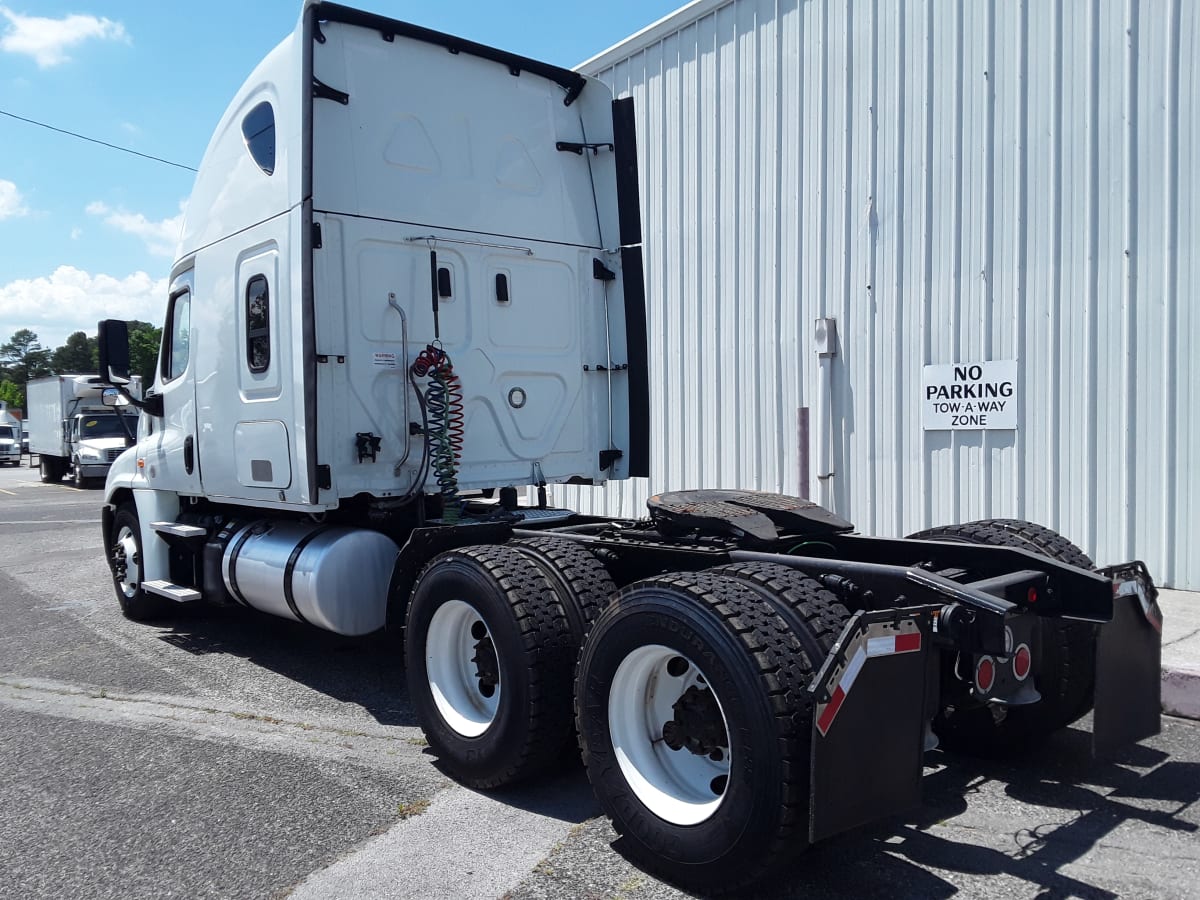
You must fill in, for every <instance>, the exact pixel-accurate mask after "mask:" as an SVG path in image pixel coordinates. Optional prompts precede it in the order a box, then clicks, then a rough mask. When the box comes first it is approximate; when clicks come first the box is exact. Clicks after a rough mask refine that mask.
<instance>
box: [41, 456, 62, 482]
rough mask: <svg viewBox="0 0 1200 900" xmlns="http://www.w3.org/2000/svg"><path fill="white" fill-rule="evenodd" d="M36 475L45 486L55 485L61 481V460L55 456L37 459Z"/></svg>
mask: <svg viewBox="0 0 1200 900" xmlns="http://www.w3.org/2000/svg"><path fill="white" fill-rule="evenodd" d="M38 474H39V475H40V476H41V479H42V481H43V482H45V483H46V484H57V483H58V482H60V481H62V477H63V468H62V460H61V459H59V458H58V457H57V456H40V457H38Z"/></svg>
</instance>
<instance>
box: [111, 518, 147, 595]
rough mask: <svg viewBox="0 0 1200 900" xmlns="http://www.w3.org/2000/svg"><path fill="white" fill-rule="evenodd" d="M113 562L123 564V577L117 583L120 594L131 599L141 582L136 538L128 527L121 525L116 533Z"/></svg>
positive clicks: (140, 567) (140, 565)
mask: <svg viewBox="0 0 1200 900" xmlns="http://www.w3.org/2000/svg"><path fill="white" fill-rule="evenodd" d="M113 557H114V561H115V562H117V563H118V564H119V563H121V562H124V564H125V577H124V578H120V580H119V581H118V582H117V584H118V586H119V587H120V588H121V593H122V594H124V595H125V596H126V597H132V596H133V595H134V594H136V593H137V589H138V585H139V584H141V582H142V561H141V559H139V558H138V552H137V538H136V537H135V536H134V534H133V530H132V529H131V528H130V527H129V526H128V525H122V526H121V530H120V531H118V532H117V544H116V549H115V550H114V551H113Z"/></svg>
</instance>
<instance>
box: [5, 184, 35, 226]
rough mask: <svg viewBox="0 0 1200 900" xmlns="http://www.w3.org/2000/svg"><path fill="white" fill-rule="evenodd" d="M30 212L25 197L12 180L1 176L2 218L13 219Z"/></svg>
mask: <svg viewBox="0 0 1200 900" xmlns="http://www.w3.org/2000/svg"><path fill="white" fill-rule="evenodd" d="M28 212H29V208H28V207H27V206H26V205H25V198H24V197H22V196H21V192H20V191H18V190H17V186H16V185H15V184H13V183H12V182H11V181H5V180H4V179H3V178H0V219H13V218H16V217H17V216H23V215H25V214H26V213H28Z"/></svg>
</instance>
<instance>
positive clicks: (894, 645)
mask: <svg viewBox="0 0 1200 900" xmlns="http://www.w3.org/2000/svg"><path fill="white" fill-rule="evenodd" d="M920 649H921V632H919V631H914V632H912V633H911V634H891V635H888V636H887V637H874V638H868V639H867V643H866V646H865V647H863V646H859V648H858V649H857V650H855V651H854V656H852V657H851V658H850V662H849V663H847V665H846V671H844V672H843V673H842V677H841V678H839V679H838V683H837V687H836V688H834V691H833V696H831V697H830V698H829V702H828V703H827V704H826V705H825V708H824V709H823V710H821V713H820V715H818V716H817V730H818V731H819V732H821V734H822V735H825V734H828V733H829V727H830V726H831V725H832V724H833V720H834V719H835V718H837V714H838V710H839V709H841V708H842V704H843V703H844V702H845V701H846V695H847V694H849V693H850V688H851V687H852V686H853V685H854V680H855V679H856V678H858V673H859V672H861V671H862V667H863V664H864V663H865V662H866V661H867V659H868V658H869V657H877V656H892V655H894V654H896V653H916V652H918V651H919V650H920Z"/></svg>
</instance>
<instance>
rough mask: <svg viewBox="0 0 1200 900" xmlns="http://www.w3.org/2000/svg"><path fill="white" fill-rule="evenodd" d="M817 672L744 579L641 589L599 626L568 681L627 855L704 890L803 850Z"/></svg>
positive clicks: (674, 581)
mask: <svg viewBox="0 0 1200 900" xmlns="http://www.w3.org/2000/svg"><path fill="white" fill-rule="evenodd" d="M811 675H812V667H811V664H810V662H809V659H808V656H807V655H806V653H805V652H804V647H803V644H802V642H801V641H800V640H799V639H798V637H797V635H796V634H795V633H793V629H792V628H790V627H789V624H788V623H786V622H785V621H784V620H783V619H782V618H781V617H780V616H778V615H777V614H776V613H775V612H774V611H773V610H772V608H771V606H770V605H768V604H767V603H764V602H763V599H762V596H761V595H760V593H759V592H758V591H756V590H754V589H752V588H751V587H749V586H747V585H745V584H742V583H740V582H739V581H738V580H735V579H733V578H729V577H723V576H720V575H716V574H712V573H707V572H702V573H686V574H673V575H664V576H660V577H658V578H651V579H647V580H645V581H641V582H638V583H636V584H634V585H632V586H630V587H629V588H626V589H625V590H624V591H622V592H621V594H620V595H619V598H618V599H617V600H616V601H615V602H614V603H613V604H612V605H610V606H609V607H608V608H607V609H606V610H605V611H604V612H603V613H601V615H600V617H599V618H598V619H597V620H596V624H595V627H594V628H593V629H592V632H591V634H590V635H589V636H588V639H587V642H586V643H585V644H584V648H583V652H582V654H581V656H580V661H579V669H578V673H577V681H576V684H577V686H576V693H577V709H578V719H577V724H578V729H579V735H580V743H581V746H582V748H583V755H584V762H585V764H586V765H587V770H588V778H589V780H590V781H591V783H592V788H593V790H594V791H595V793H596V796H597V798H598V799H599V801H600V804H601V806H602V807H603V808H604V811H605V813H606V814H607V815H608V816H609V818H610V819H612V822H613V827H614V828H615V829H616V830H617V831H618V832H620V833H621V835H622V841H621V844H620V845H619V846H620V848H621V849H622V851H623V852H625V853H626V854H627V855H628V856H630V857H631V858H632V859H633V860H635V861H636V862H638V863H639V864H641V865H643V866H644V867H646V868H647V869H649V870H652V871H654V872H655V873H657V874H659V875H661V876H663V877H665V878H667V879H669V880H671V881H674V882H676V883H678V884H681V885H683V886H686V887H689V888H693V889H702V890H704V891H705V892H714V891H731V890H735V889H737V888H739V887H742V886H744V885H746V884H748V883H750V882H751V881H754V880H756V879H758V878H760V877H762V876H763V875H764V874H766V873H767V872H768V871H770V870H772V869H774V868H776V867H778V866H781V865H782V864H783V863H785V862H786V861H787V860H788V859H790V858H791V856H792V855H793V854H794V853H796V852H797V851H799V850H802V849H803V848H804V847H805V846H806V845H807V813H808V793H809V782H808V767H809V762H808V760H809V752H810V748H809V742H810V736H811V728H812V705H811V701H810V699H809V695H808V693H807V691H806V688H807V686H808V682H809V680H810V678H811Z"/></svg>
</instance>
